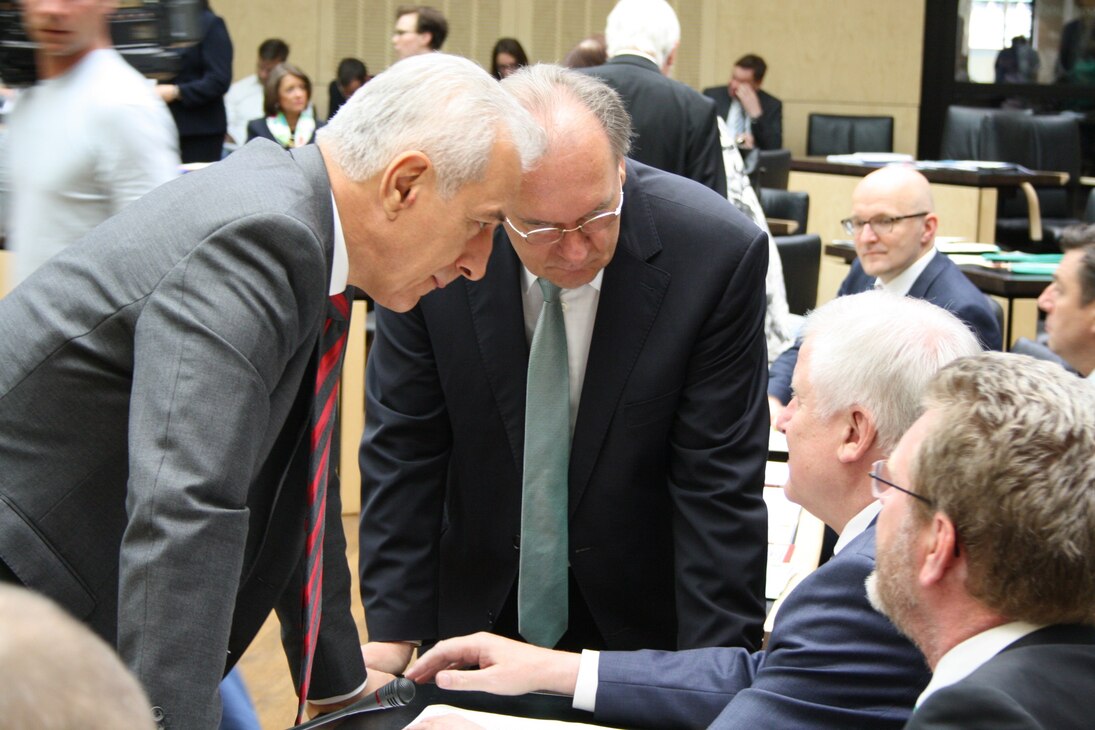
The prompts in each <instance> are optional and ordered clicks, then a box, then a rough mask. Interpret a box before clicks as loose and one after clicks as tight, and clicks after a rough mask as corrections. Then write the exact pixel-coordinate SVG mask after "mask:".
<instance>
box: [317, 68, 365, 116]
mask: <svg viewBox="0 0 1095 730" xmlns="http://www.w3.org/2000/svg"><path fill="white" fill-rule="evenodd" d="M368 80H369V70H368V69H367V68H366V67H365V62H364V61H362V60H361V59H360V58H344V59H342V60H341V61H339V62H338V73H337V74H336V76H335V78H334V79H332V81H331V83H330V84H329V85H328V86H327V96H328V99H329V101H328V103H327V118H328V119H330V118H331V117H333V116H334V115H335V112H337V111H338V110H339V107H341V106H342V105H343V104H345V103H346V100H347V99H349V98H350V97H351V96H353V95H354V92H355V91H357V90H358V89H360V88H361V87H362V86H364V85H365V82H366V81H368Z"/></svg>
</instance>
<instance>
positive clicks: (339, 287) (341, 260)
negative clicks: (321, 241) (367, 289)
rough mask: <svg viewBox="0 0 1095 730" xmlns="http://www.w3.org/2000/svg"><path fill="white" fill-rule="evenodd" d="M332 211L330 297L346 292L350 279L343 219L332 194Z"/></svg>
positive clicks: (328, 293)
mask: <svg viewBox="0 0 1095 730" xmlns="http://www.w3.org/2000/svg"><path fill="white" fill-rule="evenodd" d="M331 210H332V211H334V218H335V250H334V256H333V257H332V258H331V288H330V290H329V291H328V292H327V295H328V296H332V297H333V296H334V295H335V294H341V293H342V292H344V291H346V280H347V279H348V278H349V277H350V257H349V255H348V254H347V253H346V236H344V235H343V234H342V219H341V218H339V217H338V205H337V204H336V203H335V194H334V193H331Z"/></svg>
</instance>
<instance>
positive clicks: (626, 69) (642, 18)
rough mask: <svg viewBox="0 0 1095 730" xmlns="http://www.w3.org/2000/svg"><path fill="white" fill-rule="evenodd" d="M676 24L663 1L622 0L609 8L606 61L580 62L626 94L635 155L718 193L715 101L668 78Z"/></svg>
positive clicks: (722, 178) (722, 183) (722, 175)
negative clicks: (603, 62)
mask: <svg viewBox="0 0 1095 730" xmlns="http://www.w3.org/2000/svg"><path fill="white" fill-rule="evenodd" d="M680 38H681V26H680V22H679V21H678V20H677V14H676V12H674V10H673V8H672V7H670V5H669V3H667V2H665V0H620V2H618V3H616V7H614V8H613V9H612V12H611V13H609V15H608V22H607V25H606V27H605V40H606V42H607V44H608V55H609V60H608V63H606V64H604V65H602V66H593V67H591V68H585V69H582V71H583V72H584V73H590V74H593V75H594V76H596V77H597V78H600V79H602V80H604V81H605V82H607V83H608V85H609V86H611V87H612V88H614V89H615V90H616V91H618V92H619V93H620V96H622V97H623V100H624V104H625V105H626V106H627V111H628V113H629V114H630V115H631V124H632V126H633V127H634V131H635V140H634V144H633V145H632V148H631V157H632V159H635V160H638V161H639V162H642V163H644V164H647V165H651V166H653V167H656V168H658V169H659V170H665V171H667V172H673V173H676V174H678V175H683V176H684V177H690V178H692V179H693V180H695V181H696V182H699V183H703V184H704V185H706V186H707V187H709V188H711V189H712V190H714V191H715V192H717V193H719V194H720V195H722V196H723V197H725V196H726V170H725V168H724V167H723V160H722V144H721V142H720V140H719V128H718V122H717V120H716V117H715V107H714V105H713V104H712V103H711V102H710V101H709V100H708V99H705V98H704V97H703V95H702V94H700V93H699V92H698V91H696V90H695V89H692V88H690V87H688V86H686V85H685V84H682V83H681V82H679V81H676V80H674V79H671V78H669V77H668V75H667V74H668V73H669V69H670V68H671V67H672V65H673V62H674V61H675V60H676V55H677V46H678V45H679V43H680Z"/></svg>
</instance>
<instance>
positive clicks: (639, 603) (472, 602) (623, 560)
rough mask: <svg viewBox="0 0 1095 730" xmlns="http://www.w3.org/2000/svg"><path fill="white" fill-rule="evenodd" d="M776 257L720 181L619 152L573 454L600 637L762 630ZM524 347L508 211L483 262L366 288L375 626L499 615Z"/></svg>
mask: <svg viewBox="0 0 1095 730" xmlns="http://www.w3.org/2000/svg"><path fill="white" fill-rule="evenodd" d="M767 260H768V256H767V243H766V239H765V237H764V235H763V233H761V232H760V231H759V229H757V228H756V227H755V226H753V225H752V224H751V223H749V222H748V221H747V220H746V219H745V218H744V216H742V215H741V214H740V213H739V212H738V211H737V210H736V209H735V208H734V207H733V206H732V205H731V204H730V203H729V202H728V201H727V200H726V198H724V197H721V196H718V195H716V194H715V193H713V192H712V191H710V190H708V189H706V188H704V187H703V186H701V185H698V184H696V183H694V182H692V181H691V180H685V179H684V178H681V177H678V176H676V175H670V174H668V173H664V172H662V171H660V170H656V169H654V168H652V167H648V166H646V165H642V164H640V163H637V162H634V161H631V160H629V161H628V162H627V182H626V184H625V185H624V205H623V213H622V216H621V219H620V236H619V243H618V245H617V248H616V253H615V255H614V256H613V258H612V261H611V262H610V263H609V264H608V266H607V267H606V268H605V270H604V278H603V281H602V287H601V294H600V301H599V304H598V307H597V314H596V319H595V323H594V327H593V334H592V338H591V342H590V349H589V359H588V360H587V363H586V370H585V381H584V385H583V389H582V394H581V401H580V407H579V408H578V413H577V420H576V423H575V425H574V437H573V445H572V447H571V452H570V469H569V482H570V504H569V541H570V564H571V572H572V574H573V576H574V579H575V581H576V582H577V585H578V587H579V589H580V591H581V596H582V598H584V600H585V602H586V604H587V605H588V607H589V611H590V613H591V614H592V617H593V620H594V621H595V623H596V625H597V628H598V629H599V631H600V633H601V636H602V637H604V639H605V642H606V644H607V646H608V647H609V648H614V649H640V648H666V649H669V648H678V647H679V648H692V647H697V646H716V645H724V646H735V645H756V643H758V642H759V638H760V623H761V621H762V617H763V607H762V605H761V599H760V596H761V595H762V593H763V584H764V563H765V542H766V541H765V534H766V532H767V521H766V518H765V509H764V502H763V499H762V497H761V485H762V481H763V471H764V461H765V455H766V453H767V446H766V442H767V426H766V423H767V407H766V403H765V398H764V382H765V372H766V370H767V365H766V359H767V358H766V356H765V346H764V307H765V300H764V283H763V280H764V274H765V271H766V270H767V265H768V263H767ZM528 349H529V345H528V338H527V336H526V334H525V322H524V315H523V307H522V299H521V264H520V261H519V259H518V258H517V256H516V254H515V253H514V251H513V247H512V245H511V244H510V242H509V240H508V239H507V237H506V235H505V233H504V232H503V231H501V230H499V231H497V232H496V235H495V239H494V252H493V254H492V256H491V259H490V266H489V267H488V268H487V273H486V276H485V277H484V278H483V279H482V280H480V281H475V282H472V281H467V280H463V279H462V280H460V281H457V282H454V283H453V284H451V285H450V286H448V287H446V288H445V289H442V290H439V291H435V292H433V293H431V294H429V295H427V296H425V297H423V298H422V300H421V302H420V303H419V305H418V306H417V307H416V308H415V309H413V310H411V311H410V312H408V313H406V314H395V313H392V312H389V311H387V310H384V309H383V308H379V309H378V310H377V318H376V339H375V341H374V344H373V347H372V348H371V350H370V352H369V360H368V375H367V377H366V389H367V398H368V405H367V408H366V411H365V413H366V426H365V437H364V440H363V442H362V450H361V465H362V470H361V473H362V515H361V561H362V581H361V584H362V595H363V599H364V604H365V611H366V613H367V615H368V616H369V619H368V624H369V636H370V638H371V639H374V640H378V641H391V640H399V639H433V638H444V637H449V636H457V635H461V634H467V633H470V632H474V631H481V630H490V629H492V628H493V627H494V623H495V621H496V620H497V618H498V616H499V612H500V611H501V609H502V607H503V605H504V603H505V601H506V599H507V597H508V596H509V595H510V592H511V589H512V588H513V586H514V585H515V582H516V579H517V572H518V562H519V560H518V559H519V553H518V547H519V545H520V536H519V532H520V524H521V471H522V462H523V455H524V422H525V380H526V373H527V370H528Z"/></svg>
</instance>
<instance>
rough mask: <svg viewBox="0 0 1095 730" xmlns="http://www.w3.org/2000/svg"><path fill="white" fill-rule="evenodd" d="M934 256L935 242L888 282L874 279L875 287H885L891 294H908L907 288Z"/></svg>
mask: <svg viewBox="0 0 1095 730" xmlns="http://www.w3.org/2000/svg"><path fill="white" fill-rule="evenodd" d="M935 256H936V250H935V244H932V247H931V248H930V249H928V252H927V253H926V254H924V255H923V256H921V257H920V258H918V259H917V260H916V261H914V262H913V263H912V265H911V266H909V268H907V269H905V270H904V271H902V272H901V273H900V274H898V275H897V276H895V277H894V278H893V279H891V280H890V282H889V283H888V284H883V283H882V281H881V279H879V280H876V284H875V287H876V288H878V289H885V290H886V291H888V292H890V293H891V294H896V295H897V296H899V297H904V296H908V294H909V290H910V289H912V288H913V284H915V283H916V280H917V279H919V278H920V275H921V274H923V273H924V269H926V268H928V264H930V263H931V262H932V259H933V258H935Z"/></svg>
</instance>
